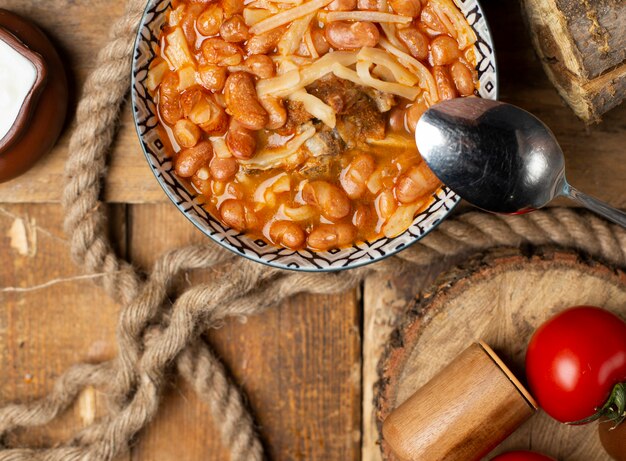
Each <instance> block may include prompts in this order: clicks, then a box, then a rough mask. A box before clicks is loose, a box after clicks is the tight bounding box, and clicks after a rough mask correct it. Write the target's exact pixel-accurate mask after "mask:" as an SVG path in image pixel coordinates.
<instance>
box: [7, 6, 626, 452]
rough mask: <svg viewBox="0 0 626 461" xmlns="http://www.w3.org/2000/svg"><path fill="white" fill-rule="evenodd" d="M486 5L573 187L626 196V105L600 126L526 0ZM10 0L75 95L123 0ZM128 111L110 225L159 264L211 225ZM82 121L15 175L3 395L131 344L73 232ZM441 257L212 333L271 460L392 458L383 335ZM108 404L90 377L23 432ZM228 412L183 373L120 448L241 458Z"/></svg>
mask: <svg viewBox="0 0 626 461" xmlns="http://www.w3.org/2000/svg"><path fill="white" fill-rule="evenodd" d="M483 4H484V8H485V10H486V12H487V16H488V18H489V21H490V24H491V26H492V29H493V33H494V37H495V43H496V48H497V56H498V63H499V69H500V85H501V98H502V99H504V100H506V101H509V102H512V103H514V104H518V105H520V106H522V107H524V108H526V109H528V110H530V111H532V112H534V113H535V114H537V115H538V116H539V117H541V118H542V119H543V120H545V121H546V122H547V123H548V125H550V127H551V128H552V129H553V131H554V132H555V134H556V135H557V137H558V138H559V140H560V141H561V143H562V145H563V148H564V151H565V153H566V156H567V170H568V177H569V179H570V181H571V182H572V184H574V185H576V186H577V187H579V188H580V189H582V190H584V191H586V192H589V193H591V194H594V195H596V196H598V197H599V198H602V199H604V200H606V201H608V202H610V203H612V204H613V205H616V206H619V207H621V208H626V193H625V192H626V184H625V182H624V178H625V177H626V164H625V163H624V162H623V155H624V148H623V145H624V141H625V140H626V129H625V126H624V120H625V116H626V106H623V107H621V108H618V109H616V110H614V111H613V112H611V113H609V114H607V115H606V117H605V120H604V122H603V123H602V124H600V125H597V126H592V127H586V126H585V125H584V124H583V123H581V122H579V121H578V120H577V119H576V118H575V117H574V116H573V115H572V113H571V112H570V111H569V109H568V108H566V107H565V106H564V104H563V103H562V101H561V100H560V99H559V97H558V96H557V94H556V92H555V90H554V89H553V88H552V87H551V86H550V84H549V82H548V81H547V79H546V77H545V76H544V74H543V72H542V70H541V67H540V65H539V62H537V58H536V56H535V54H534V52H533V50H532V49H531V47H530V41H529V39H528V36H527V32H526V30H525V29H524V27H523V23H522V19H521V15H520V11H519V5H517V4H516V3H514V2H502V1H499V0H483ZM0 7H3V8H8V9H11V10H13V11H16V12H18V13H22V14H24V15H26V16H28V17H31V18H32V19H34V20H36V21H37V22H38V23H39V24H40V25H41V26H42V27H43V28H44V29H45V30H46V31H47V32H48V33H49V34H50V36H51V37H52V38H53V39H54V41H55V42H56V43H57V45H58V46H59V48H60V50H61V51H62V54H63V56H64V58H65V60H66V62H67V64H68V67H69V68H70V69H71V72H72V80H73V82H74V85H73V86H74V88H76V89H77V93H78V94H74V96H73V103H72V108H74V107H75V102H76V99H77V97H78V95H79V93H80V88H81V85H82V83H83V81H84V80H85V77H86V75H87V74H88V73H89V71H90V70H91V69H93V68H94V66H95V65H96V64H97V63H96V62H95V55H96V52H97V50H98V49H99V48H100V46H101V45H102V42H103V40H104V37H105V36H106V33H107V30H108V27H109V25H110V23H111V21H112V20H113V19H114V18H116V17H118V16H119V15H121V14H122V11H123V2H113V1H110V0H90V1H87V0H82V1H75V0H48V1H45V2H43V1H40V0H0ZM122 122H123V123H122V127H121V129H120V132H119V136H118V140H117V142H116V145H115V148H114V152H113V155H112V157H111V162H110V167H109V174H108V176H107V179H106V189H105V190H106V194H105V195H106V199H107V201H108V202H109V204H110V205H109V208H110V216H111V219H110V222H109V227H110V232H111V236H112V239H113V241H114V242H115V245H116V246H117V249H118V251H119V253H120V254H121V255H123V256H125V257H126V258H128V259H129V260H130V261H132V262H133V263H134V264H135V265H137V266H138V267H141V268H145V269H148V268H149V267H150V265H151V264H152V262H153V261H155V259H156V258H157V257H158V256H159V255H160V254H162V253H163V252H164V251H166V250H168V249H171V248H174V247H176V246H180V245H183V244H188V243H191V242H199V241H204V237H203V236H202V235H201V234H200V233H199V232H198V231H197V230H195V228H194V227H193V226H192V225H191V224H190V223H189V222H188V221H187V220H186V219H185V218H184V217H183V216H182V215H181V214H180V213H179V212H178V211H177V210H176V209H175V208H174V207H173V206H172V205H171V204H170V203H168V202H167V201H166V200H167V199H166V197H165V195H164V194H163V193H162V191H161V190H160V188H159V186H158V184H157V182H156V180H155V179H154V178H153V177H152V174H151V173H150V171H149V169H148V166H147V165H146V162H145V160H144V158H143V155H142V154H141V151H140V149H139V145H138V142H137V139H136V135H135V133H134V127H133V125H132V122H131V115H130V110H129V109H128V108H126V109H125V110H124V112H123V116H122ZM70 123H71V122H68V126H69V124H70ZM68 131H69V130H66V133H65V136H64V137H63V138H62V140H61V142H60V143H59V145H58V146H57V148H56V149H55V150H54V152H52V153H51V154H50V155H48V156H47V157H46V158H44V159H43V160H42V161H41V162H40V163H39V164H38V165H37V166H36V167H35V168H34V169H33V170H31V171H30V172H29V173H27V174H26V175H24V176H22V177H21V178H19V179H17V180H14V181H12V182H9V183H6V184H2V185H0V261H2V265H1V267H0V369H1V370H2V371H3V372H2V373H0V397H1V398H0V401H1V402H8V401H11V400H15V399H18V400H28V399H32V398H35V397H37V396H41V395H42V394H44V393H45V392H46V391H47V390H49V389H50V388H51V386H52V385H53V383H54V380H55V378H56V377H57V376H58V375H59V374H60V373H61V372H62V371H63V370H65V369H66V368H67V367H68V366H69V365H71V364H72V363H75V362H77V361H100V360H104V359H109V358H111V357H113V356H115V354H116V345H115V326H116V321H117V313H118V310H119V306H117V305H115V304H114V303H113V302H112V301H110V300H109V299H108V298H107V297H106V295H105V294H104V292H103V291H101V290H100V289H98V288H96V287H95V286H94V285H93V284H92V283H91V281H90V280H88V279H87V278H85V277H82V276H81V275H80V272H79V271H78V270H77V269H76V267H75V266H74V265H73V264H72V262H71V261H70V258H69V255H68V242H67V239H66V236H65V235H64V233H63V230H62V219H63V218H62V209H61V206H60V205H59V203H58V202H59V197H60V195H61V191H62V189H63V181H64V180H63V164H64V161H65V158H66V156H67V149H68ZM440 270H441V268H440V267H433V268H431V270H429V271H427V272H428V273H426V274H421V275H419V276H407V277H404V278H403V279H402V280H381V279H377V280H368V281H367V282H366V283H365V284H364V285H363V286H362V287H361V288H360V289H358V290H355V291H353V292H350V293H345V294H343V295H338V296H299V297H297V298H295V299H293V300H291V301H288V302H286V303H284V304H283V305H281V306H277V307H276V309H272V310H270V311H269V312H267V313H265V314H263V316H261V317H257V318H252V319H249V320H248V322H247V323H245V324H241V323H239V322H237V321H231V322H228V323H227V324H226V325H224V327H223V328H221V329H220V330H219V331H212V332H210V333H209V338H210V341H211V343H212V344H213V345H214V346H215V348H216V349H217V351H218V352H219V355H220V356H221V357H222V358H223V359H224V361H225V363H226V364H227V365H228V367H229V369H230V371H231V372H232V375H233V376H234V378H235V380H236V381H237V382H238V383H239V384H241V386H242V387H243V389H244V390H245V392H246V394H247V396H248V398H249V402H250V406H251V408H252V409H253V412H254V414H255V417H256V420H257V422H258V425H259V430H260V432H261V434H262V436H263V439H264V441H265V443H266V447H267V449H268V452H269V454H270V457H271V459H273V460H298V459H303V460H304V459H306V460H316V459H319V460H321V459H324V460H348V459H364V460H377V459H379V454H378V448H377V446H376V444H375V434H374V431H373V426H372V418H371V401H372V385H373V382H374V381H375V379H376V374H375V367H376V362H377V360H378V354H379V349H380V345H381V344H382V343H383V342H384V340H385V338H386V335H387V334H388V332H389V329H390V328H391V326H392V325H390V323H393V322H394V321H395V320H394V318H393V317H392V316H390V315H389V312H391V310H390V309H391V308H394V307H395V308H396V309H398V308H399V307H400V308H401V306H402V305H403V303H404V301H405V300H406V299H407V298H408V297H411V296H412V295H413V294H415V293H417V292H418V291H419V290H421V289H422V288H423V287H425V286H426V285H427V284H428V283H430V281H431V280H432V279H433V277H434V276H436V275H437V274H438V273H439V271H440ZM198 277H202V274H192V275H191V277H190V279H189V280H190V283H192V281H193V280H195V279H197V278H198ZM407 287H410V289H408V290H407ZM363 293H364V295H362V294H363ZM102 401H103V400H102V398H101V396H100V395H99V393H98V392H97V391H95V390H93V389H89V390H87V391H85V392H84V393H83V394H82V395H81V397H80V399H79V402H78V404H77V405H76V406H75V407H74V408H73V409H72V410H70V411H69V412H68V413H67V414H66V415H64V417H63V418H62V420H61V421H58V422H55V423H54V424H51V425H49V426H48V427H45V428H43V429H40V430H39V429H38V430H32V431H28V432H26V431H24V432H21V433H18V434H14V435H13V436H12V437H16V438H17V439H19V440H20V441H24V442H29V443H34V444H38V445H50V444H53V443H55V442H56V441H59V440H63V439H65V438H66V437H68V436H69V434H70V433H71V430H72V428H76V427H80V426H82V425H86V424H88V423H89V422H91V421H92V420H93V419H94V418H95V417H97V415H99V414H101V413H102V412H104V411H105V409H104V408H103V404H102ZM214 424H215V423H214V422H213V421H211V419H210V416H209V412H208V410H207V408H206V407H205V406H204V405H203V404H201V403H200V402H199V401H198V399H197V398H196V397H195V396H194V395H193V393H192V392H190V390H189V389H187V388H186V387H185V386H184V385H183V384H182V383H180V382H179V381H178V380H176V379H173V381H172V383H171V386H170V387H169V390H168V393H167V396H166V398H165V401H164V405H163V406H162V408H161V409H160V411H159V414H158V417H157V418H156V420H155V421H154V422H153V423H152V424H151V425H150V426H149V428H148V429H147V430H146V431H145V432H144V433H143V434H141V437H139V439H138V441H137V443H136V444H134V446H133V448H132V451H131V453H130V454H128V455H126V456H124V457H122V458H120V459H136V460H170V459H181V460H185V461H193V460H201V459H202V460H207V459H209V460H222V459H227V456H226V455H225V454H224V452H223V449H222V447H221V445H220V442H219V440H218V438H217V436H216V431H215V430H214V428H215V426H214Z"/></svg>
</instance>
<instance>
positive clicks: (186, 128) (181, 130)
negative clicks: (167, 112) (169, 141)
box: [172, 118, 201, 147]
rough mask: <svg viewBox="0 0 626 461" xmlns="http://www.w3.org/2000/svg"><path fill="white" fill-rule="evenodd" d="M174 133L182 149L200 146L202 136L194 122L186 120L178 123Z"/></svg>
mask: <svg viewBox="0 0 626 461" xmlns="http://www.w3.org/2000/svg"><path fill="white" fill-rule="evenodd" d="M172 131H173V133H174V138H175V139H176V142H177V143H178V144H180V145H181V147H193V146H195V145H196V144H198V140H199V139H200V134H201V132H200V128H198V127H197V126H196V125H195V124H194V123H193V122H191V121H189V120H186V119H184V118H183V119H180V120H179V121H177V122H176V125H174V129H173V130H172Z"/></svg>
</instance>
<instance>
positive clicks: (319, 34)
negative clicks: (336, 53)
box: [311, 27, 330, 56]
mask: <svg viewBox="0 0 626 461" xmlns="http://www.w3.org/2000/svg"><path fill="white" fill-rule="evenodd" d="M311 40H312V41H313V46H314V47H315V51H317V54H319V55H320V56H323V55H325V54H326V53H328V51H330V45H329V44H328V41H327V40H326V37H325V36H324V31H323V30H322V29H320V28H319V27H314V28H312V29H311Z"/></svg>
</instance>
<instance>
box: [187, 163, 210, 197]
mask: <svg viewBox="0 0 626 461" xmlns="http://www.w3.org/2000/svg"><path fill="white" fill-rule="evenodd" d="M202 169H203V168H200V170H198V171H201V170H202ZM191 182H192V183H193V185H194V186H195V188H196V190H197V191H198V192H200V193H201V194H202V195H205V196H207V197H209V196H211V195H213V191H212V189H211V181H210V180H208V179H202V178H200V177H198V174H197V173H196V174H195V175H193V176H192V178H191Z"/></svg>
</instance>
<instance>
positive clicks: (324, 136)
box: [304, 128, 345, 157]
mask: <svg viewBox="0 0 626 461" xmlns="http://www.w3.org/2000/svg"><path fill="white" fill-rule="evenodd" d="M304 145H305V147H306V148H307V149H309V152H311V155H312V156H313V157H323V156H326V155H330V156H335V155H339V154H341V153H342V152H343V150H344V148H345V144H344V142H343V140H342V139H341V136H339V133H338V132H337V130H330V129H327V128H326V129H322V130H320V131H318V132H317V133H316V134H315V135H314V136H313V137H312V138H310V139H308V140H307V142H305V143H304Z"/></svg>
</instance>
